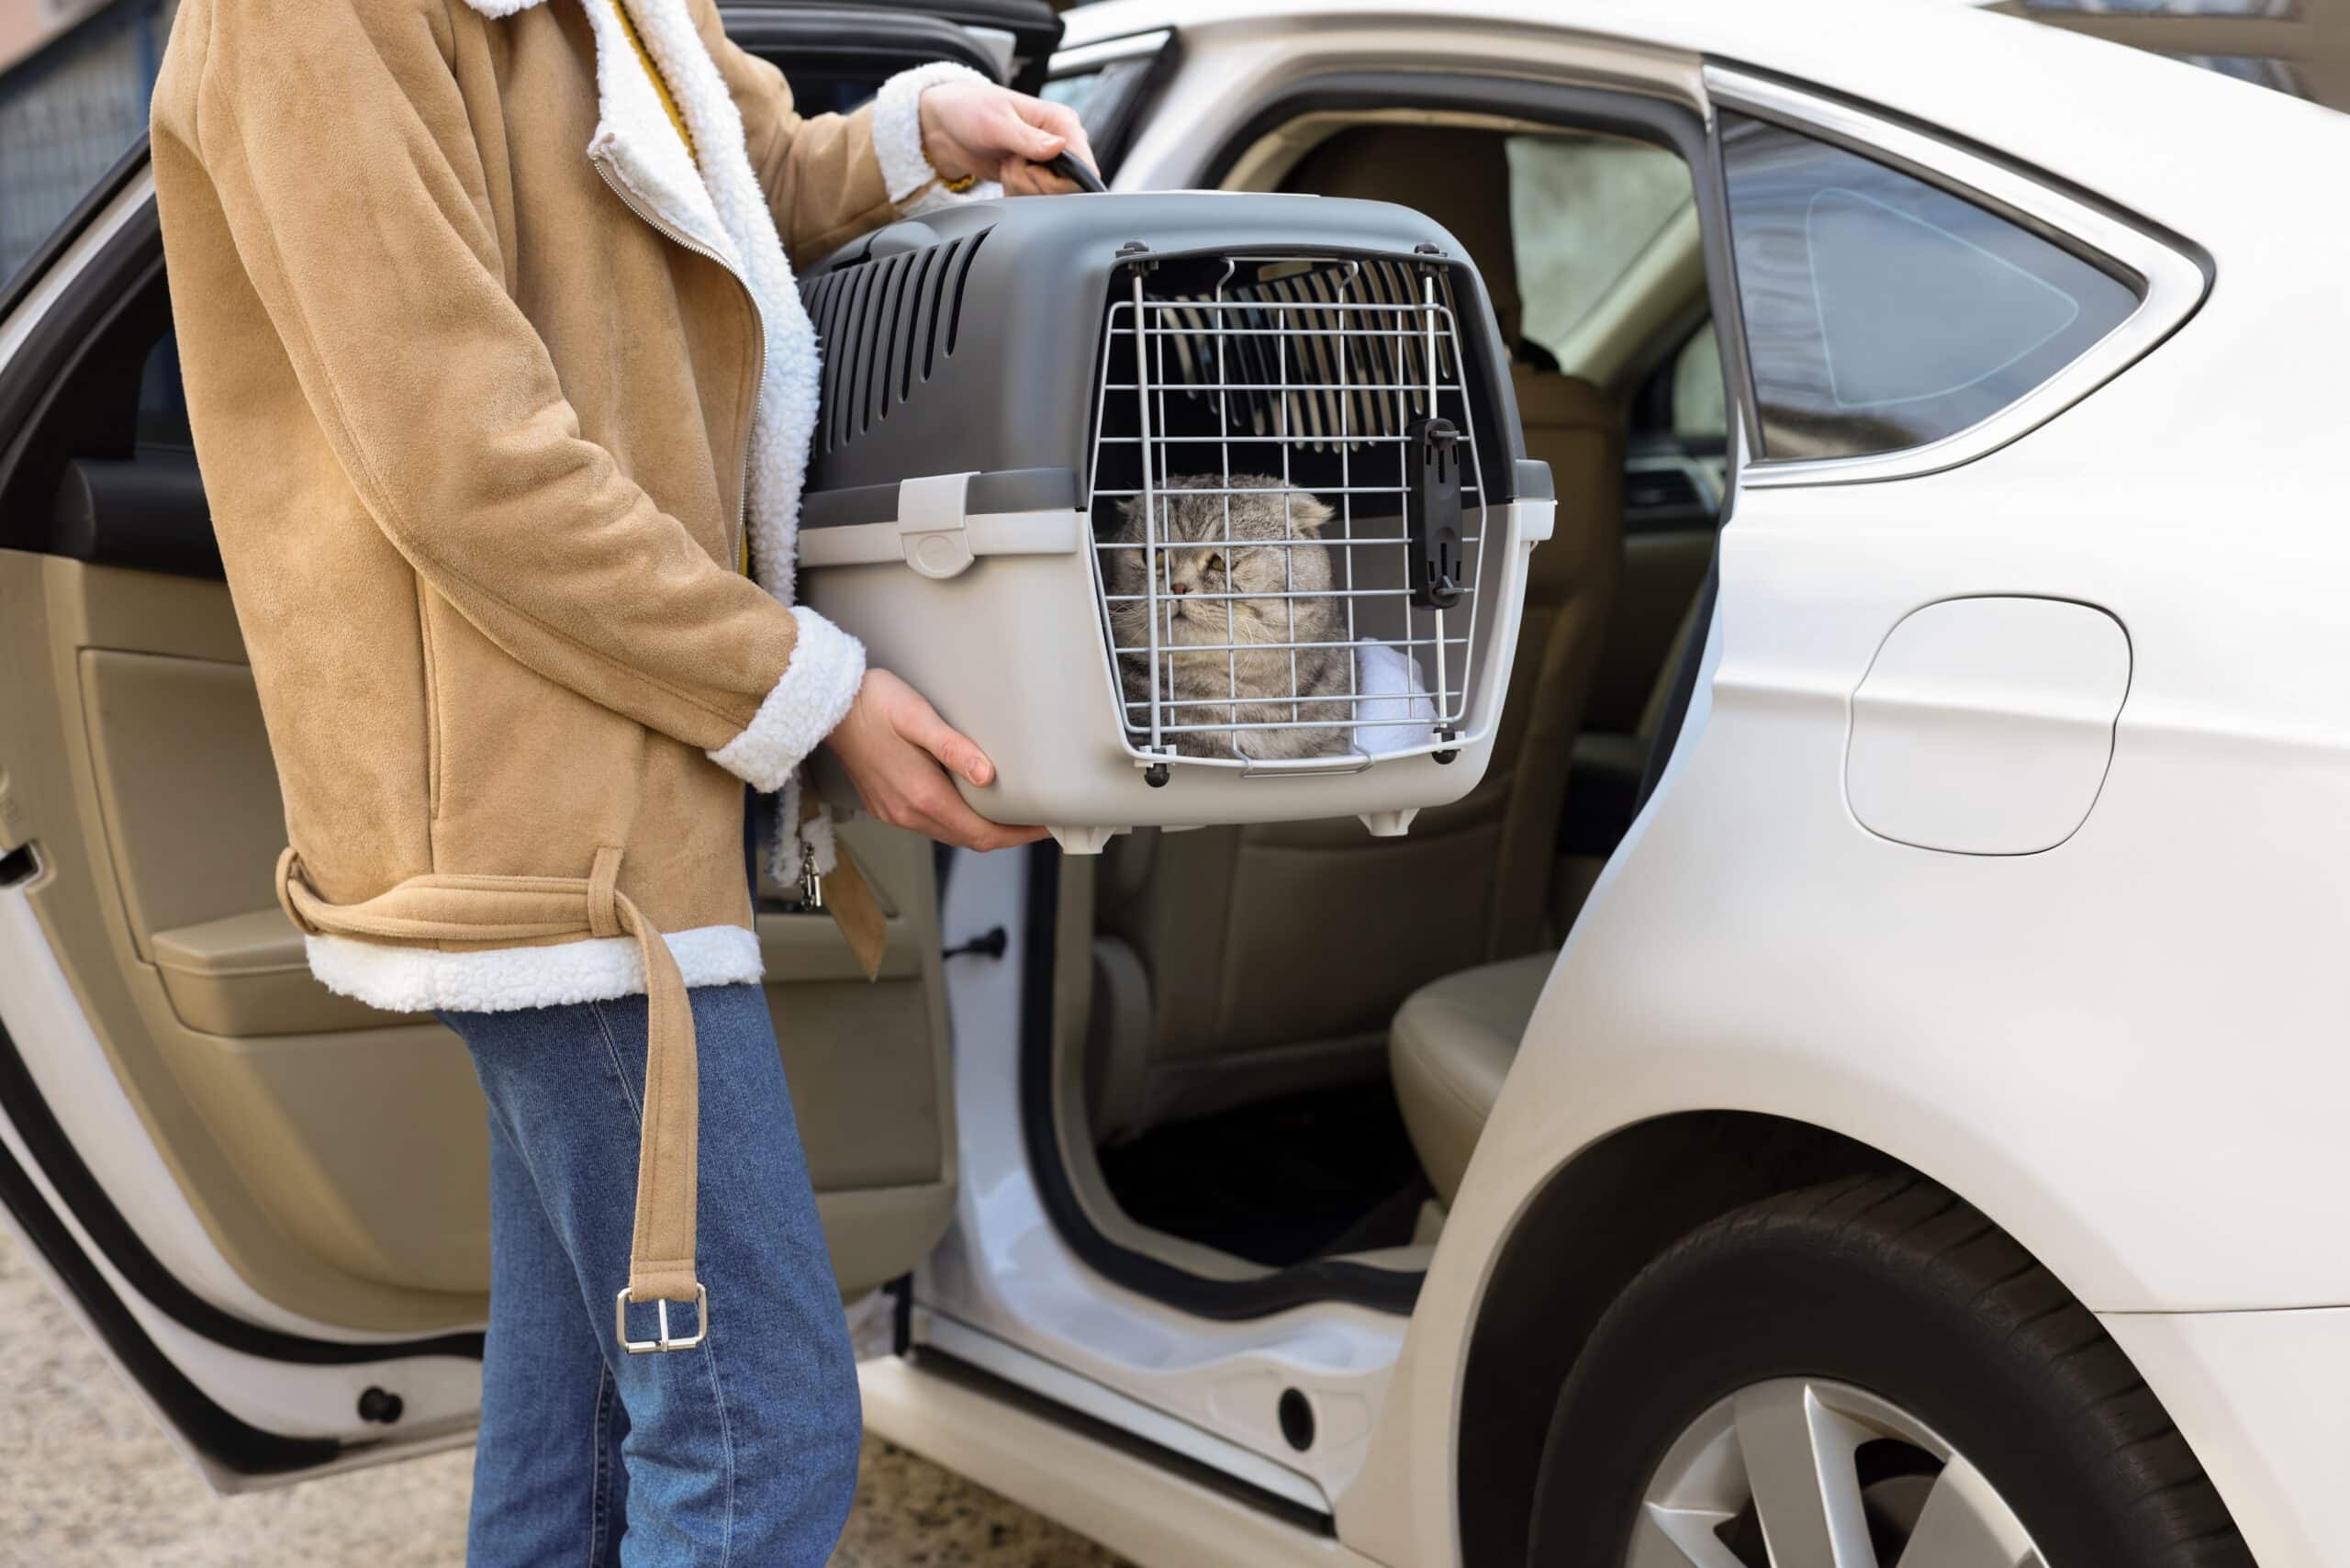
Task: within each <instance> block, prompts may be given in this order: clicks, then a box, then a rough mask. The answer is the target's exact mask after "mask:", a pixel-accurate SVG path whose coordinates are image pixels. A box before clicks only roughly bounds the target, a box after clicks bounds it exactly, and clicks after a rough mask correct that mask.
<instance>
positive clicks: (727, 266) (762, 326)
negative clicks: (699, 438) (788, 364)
mask: <svg viewBox="0 0 2350 1568" xmlns="http://www.w3.org/2000/svg"><path fill="white" fill-rule="evenodd" d="M588 162H592V163H594V164H595V165H596V172H597V173H598V174H601V175H603V176H604V184H606V185H610V186H611V187H612V194H613V195H614V196H618V197H620V198H621V205H622V206H624V207H627V208H628V209H629V210H630V211H631V212H632V213H634V214H636V215H637V217H639V218H643V220H644V221H645V222H646V223H647V224H649V225H650V226H651V227H652V229H653V231H654V232H655V233H656V234H659V235H660V236H661V237H662V238H663V239H665V240H667V241H669V242H670V243H671V244H674V245H682V246H684V247H685V248H686V249H687V250H688V251H691V252H693V253H694V254H695V255H697V256H707V257H708V258H709V259H710V260H711V261H712V262H715V263H718V266H719V268H720V270H721V271H722V272H724V273H725V274H726V275H727V276H728V277H731V278H733V280H734V282H735V284H736V286H739V287H740V288H741V289H742V290H743V297H744V300H745V301H747V302H748V303H749V305H750V307H751V323H752V326H753V329H754V333H753V342H752V350H753V354H752V359H751V402H750V406H749V408H747V409H744V414H743V427H742V430H741V431H740V432H739V434H738V436H737V444H738V445H740V446H741V447H742V449H743V472H742V475H741V481H742V482H741V483H740V484H739V485H738V486H737V487H735V492H734V537H733V538H732V539H731V540H729V541H728V542H727V543H729V544H730V545H731V546H732V547H733V556H734V559H735V560H736V561H738V562H749V564H750V566H753V567H755V566H757V563H756V562H755V561H751V560H750V550H749V547H748V545H747V544H746V543H745V542H744V524H745V520H746V519H747V518H748V517H749V515H750V509H751V425H752V421H754V420H756V419H757V418H758V417H759V395H760V394H761V393H762V392H764V391H765V390H766V389H767V314H766V312H764V311H762V310H761V309H760V308H759V297H758V296H757V295H755V294H754V293H752V292H751V285H750V281H749V280H748V279H746V278H745V277H744V275H743V274H741V273H739V272H736V271H735V270H734V266H733V263H731V262H729V261H728V260H727V259H726V258H725V257H723V256H722V255H720V254H719V253H718V252H715V251H713V250H711V248H710V247H709V246H707V245H705V244H703V243H702V242H701V241H699V240H696V239H694V238H693V237H692V236H691V235H689V234H687V233H686V232H684V231H683V230H680V229H678V228H677V225H675V224H673V223H671V222H669V221H668V220H667V219H666V218H661V217H659V216H657V215H656V214H655V213H653V212H652V211H650V210H648V209H647V208H646V207H645V206H644V204H643V203H642V202H640V201H638V200H637V199H636V196H635V195H634V193H632V191H630V189H629V188H628V182H627V181H626V180H624V179H622V178H621V176H620V174H619V173H618V172H617V171H615V170H614V169H613V168H612V165H611V162H610V160H609V159H608V158H607V157H606V156H605V155H604V154H603V153H601V152H599V153H597V154H595V155H594V156H593V157H592V158H590V159H589V160H588ZM750 576H751V577H752V580H754V581H756V580H757V578H758V573H757V571H756V570H753V571H752V572H751V573H750Z"/></svg>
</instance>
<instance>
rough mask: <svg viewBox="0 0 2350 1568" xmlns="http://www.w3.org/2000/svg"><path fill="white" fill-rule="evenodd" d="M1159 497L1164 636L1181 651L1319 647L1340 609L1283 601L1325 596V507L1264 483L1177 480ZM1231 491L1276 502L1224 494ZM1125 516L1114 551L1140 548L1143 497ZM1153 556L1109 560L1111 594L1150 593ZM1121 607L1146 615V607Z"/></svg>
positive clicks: (1114, 555)
mask: <svg viewBox="0 0 2350 1568" xmlns="http://www.w3.org/2000/svg"><path fill="white" fill-rule="evenodd" d="M1156 488H1157V492H1158V493H1157V494H1156V496H1155V497H1154V500H1155V501H1156V503H1157V510H1158V526H1157V528H1156V530H1155V531H1154V533H1153V537H1155V539H1156V540H1157V542H1158V543H1160V544H1161V545H1163V546H1167V547H1166V548H1162V549H1160V550H1158V552H1156V554H1157V557H1158V592H1159V595H1160V598H1159V601H1158V610H1159V615H1160V618H1161V627H1162V630H1161V635H1162V636H1163V637H1167V638H1169V640H1171V641H1174V642H1177V643H1186V642H1189V643H1225V642H1235V643H1278V642H1288V641H1292V640H1294V641H1307V642H1312V641H1321V640H1323V639H1322V637H1321V636H1320V633H1321V632H1322V631H1323V630H1324V625H1323V623H1324V622H1326V621H1328V620H1329V618H1330V616H1331V613H1332V611H1333V610H1334V609H1335V604H1334V601H1333V600H1331V599H1327V598H1322V597H1316V598H1310V599H1300V598H1294V597H1287V598H1285V597H1281V596H1283V595H1292V596H1293V595H1299V594H1312V595H1317V596H1318V595H1326V594H1327V593H1328V592H1329V589H1330V586H1331V581H1332V570H1331V561H1330V547H1329V546H1326V545H1323V544H1320V543H1313V541H1316V540H1318V539H1319V538H1320V537H1321V532H1322V529H1323V526H1324V525H1325V524H1326V523H1327V522H1328V521H1330V517H1331V512H1330V509H1329V508H1328V507H1327V506H1326V505H1324V504H1323V503H1322V502H1321V501H1319V500H1316V499H1315V498H1314V497H1312V496H1310V495H1308V494H1306V493H1305V492H1304V491H1303V490H1284V489H1282V488H1281V481H1280V480H1279V479H1275V478H1272V477H1270V476H1267V475H1262V474H1235V475H1232V476H1229V477H1226V478H1218V477H1215V476H1193V477H1183V478H1176V479H1170V480H1168V481H1167V482H1166V483H1165V484H1164V485H1162V486H1158V487H1156ZM1230 490H1241V491H1258V492H1270V493H1260V494H1243V495H1231V494H1225V493H1220V492H1224V491H1230ZM1227 503H1228V507H1229V515H1228V520H1227ZM1119 510H1120V516H1121V519H1122V522H1123V526H1122V527H1121V529H1120V531H1119V534H1118V538H1117V541H1116V542H1117V543H1121V544H1140V543H1143V542H1144V540H1145V530H1144V526H1143V520H1144V511H1143V501H1142V498H1141V497H1139V496H1136V497H1132V498H1128V499H1127V500H1126V501H1125V503H1124V505H1123V506H1121V508H1120V509H1119ZM1291 541H1305V542H1306V543H1294V544H1292V543H1290V542H1291ZM1151 554H1153V553H1152V552H1149V551H1145V550H1138V549H1137V550H1115V551H1112V552H1109V556H1110V576H1111V578H1112V583H1111V591H1112V592H1113V593H1141V592H1144V591H1145V588H1146V573H1147V570H1148V567H1147V564H1146V562H1147V557H1148V556H1150V555H1151ZM1218 596H1225V597H1218ZM1232 596H1237V597H1232ZM1121 608H1122V609H1125V610H1127V611H1128V613H1129V614H1133V613H1143V614H1147V610H1146V609H1145V607H1144V606H1143V605H1141V604H1130V605H1128V606H1122V607H1121ZM1292 629H1293V630H1292Z"/></svg>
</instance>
